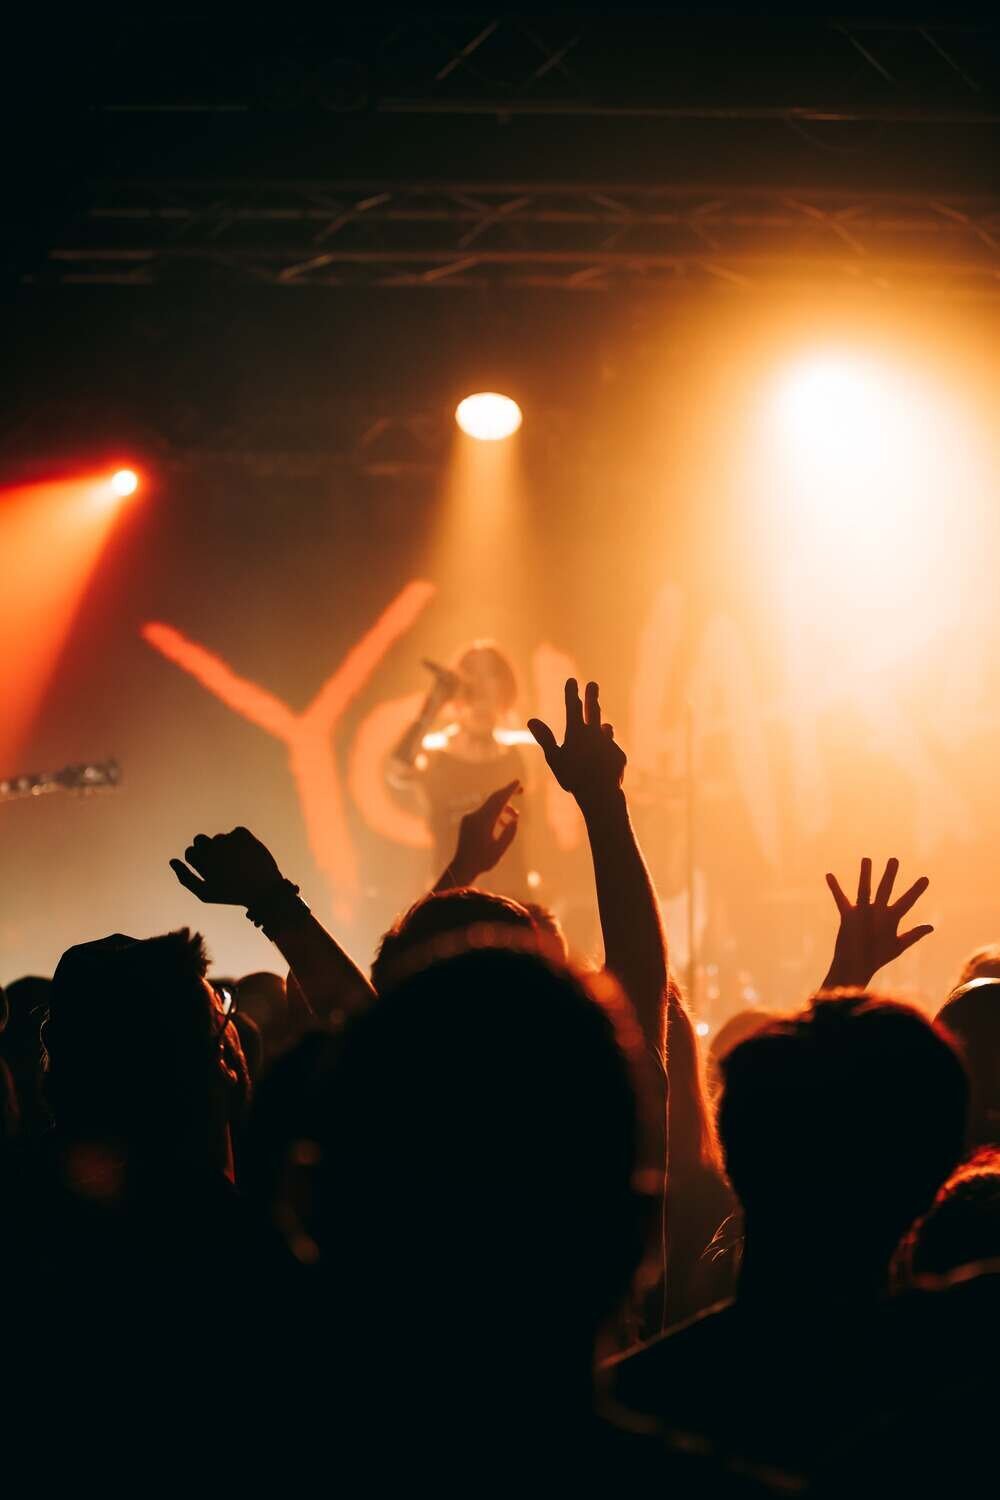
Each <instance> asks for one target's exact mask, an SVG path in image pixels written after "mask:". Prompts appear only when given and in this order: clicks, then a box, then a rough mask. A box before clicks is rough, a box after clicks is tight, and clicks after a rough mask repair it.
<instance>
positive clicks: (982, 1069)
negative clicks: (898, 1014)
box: [937, 976, 1000, 1146]
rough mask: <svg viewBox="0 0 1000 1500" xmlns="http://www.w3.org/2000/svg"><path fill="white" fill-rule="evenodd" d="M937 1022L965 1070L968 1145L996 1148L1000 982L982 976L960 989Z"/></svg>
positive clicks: (999, 1099)
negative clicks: (968, 1095) (968, 1091)
mask: <svg viewBox="0 0 1000 1500" xmlns="http://www.w3.org/2000/svg"><path fill="white" fill-rule="evenodd" d="M937 1019H938V1022H939V1024H940V1025H942V1026H943V1027H945V1029H946V1030H947V1032H948V1034H949V1035H950V1036H952V1037H953V1038H954V1039H955V1042H956V1043H957V1045H958V1049H959V1051H960V1052H961V1054H962V1057H963V1058H964V1060H965V1065H966V1067H967V1068H968V1070H969V1079H970V1083H971V1089H972V1094H971V1104H970V1110H969V1140H970V1144H971V1145H973V1146H1000V979H988V978H986V977H985V976H983V977H980V978H978V979H970V980H968V981H967V982H966V983H965V984H963V985H960V986H959V988H958V989H957V990H954V991H953V992H952V994H951V995H950V996H949V997H948V999H947V1000H946V1001H945V1003H944V1005H943V1006H942V1007H941V1009H940V1010H939V1011H938V1015H937Z"/></svg>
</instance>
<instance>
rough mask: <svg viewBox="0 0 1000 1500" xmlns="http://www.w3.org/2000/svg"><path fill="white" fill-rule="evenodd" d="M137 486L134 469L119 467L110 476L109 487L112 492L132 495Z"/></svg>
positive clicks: (137, 480)
mask: <svg viewBox="0 0 1000 1500" xmlns="http://www.w3.org/2000/svg"><path fill="white" fill-rule="evenodd" d="M138 488H139V476H138V474H137V473H136V472H135V470H134V469H119V470H118V472H117V473H116V474H112V476H111V489H112V491H113V492H114V494H116V495H119V496H121V498H122V499H124V498H125V496H126V495H134V494H135V492H136V490H137V489H138Z"/></svg>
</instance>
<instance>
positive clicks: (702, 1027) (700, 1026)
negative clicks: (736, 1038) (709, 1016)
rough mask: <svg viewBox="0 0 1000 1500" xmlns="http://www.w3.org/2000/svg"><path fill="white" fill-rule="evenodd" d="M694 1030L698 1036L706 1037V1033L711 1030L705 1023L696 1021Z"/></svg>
mask: <svg viewBox="0 0 1000 1500" xmlns="http://www.w3.org/2000/svg"><path fill="white" fill-rule="evenodd" d="M694 1029H695V1031H696V1032H697V1034H698V1035H699V1036H708V1033H709V1032H710V1031H711V1029H712V1028H711V1026H709V1024H708V1022H707V1021H698V1022H696V1024H695V1028H694Z"/></svg>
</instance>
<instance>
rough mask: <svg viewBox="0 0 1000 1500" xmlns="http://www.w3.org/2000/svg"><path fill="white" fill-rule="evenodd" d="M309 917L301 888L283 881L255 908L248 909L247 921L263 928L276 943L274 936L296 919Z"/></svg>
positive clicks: (262, 898) (288, 881) (267, 893)
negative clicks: (300, 892)
mask: <svg viewBox="0 0 1000 1500" xmlns="http://www.w3.org/2000/svg"><path fill="white" fill-rule="evenodd" d="M308 915H309V907H308V906H307V905H306V903H305V902H304V901H303V900H302V897H301V896H300V895H299V888H298V886H297V885H293V884H292V882H291V881H290V880H282V881H281V883H280V885H276V886H273V887H272V888H271V890H269V891H268V892H266V894H265V895H264V896H262V897H261V899H260V900H259V901H258V902H257V903H256V905H254V906H252V907H251V906H248V907H247V921H248V922H252V923H253V925H254V926H255V927H259V928H261V930H262V931H263V933H264V936H265V937H267V938H270V939H271V941H272V942H273V941H274V934H275V932H276V931H277V929H278V928H279V927H283V926H284V925H285V924H286V923H287V922H288V921H290V920H292V919H294V918H295V917H302V916H306V917H307V916H308Z"/></svg>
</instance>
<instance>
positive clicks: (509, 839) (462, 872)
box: [445, 781, 524, 885]
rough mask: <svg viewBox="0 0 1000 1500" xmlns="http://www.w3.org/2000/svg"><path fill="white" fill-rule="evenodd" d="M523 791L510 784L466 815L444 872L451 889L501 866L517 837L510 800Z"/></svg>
mask: <svg viewBox="0 0 1000 1500" xmlns="http://www.w3.org/2000/svg"><path fill="white" fill-rule="evenodd" d="M523 790H524V788H523V787H522V786H521V783H520V782H519V781H509V782H508V783H507V785H506V786H502V787H500V788H499V790H498V791H495V792H491V793H490V795H489V796H488V797H487V798H486V800H485V801H484V802H483V803H482V804H481V805H480V806H479V807H477V808H475V809H474V810H473V811H472V812H470V813H466V814H465V817H464V818H463V819H462V821H461V823H460V825H459V829H458V845H457V847H456V849H455V857H454V858H453V860H452V862H451V864H450V865H449V866H448V869H447V871H446V872H445V874H446V876H447V877H448V883H449V884H450V885H471V884H472V882H473V881H474V880H476V879H477V878H478V876H480V875H485V873H486V871H487V870H492V869H493V867H494V866H495V865H497V864H499V863H500V860H501V859H502V858H503V856H504V855H505V854H506V853H507V850H508V849H509V848H510V846H511V844H512V843H513V842H514V839H515V836H516V834H517V820H518V811H517V808H516V807H513V806H512V805H511V801H510V799H511V797H515V796H517V794H518V793H519V792H522V791H523Z"/></svg>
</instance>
